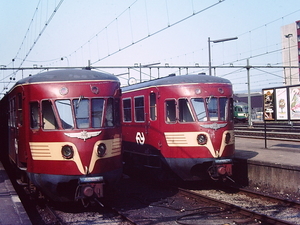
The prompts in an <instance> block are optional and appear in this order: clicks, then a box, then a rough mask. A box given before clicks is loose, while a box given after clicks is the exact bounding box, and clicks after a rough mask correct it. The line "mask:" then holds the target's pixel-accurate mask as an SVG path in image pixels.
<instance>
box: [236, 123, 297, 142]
mask: <svg viewBox="0 0 300 225" xmlns="http://www.w3.org/2000/svg"><path fill="white" fill-rule="evenodd" d="M234 131H235V136H237V137H249V138H265V137H266V138H267V139H276V140H284V141H300V124H299V123H294V124H288V123H266V124H264V123H254V124H253V126H252V127H249V126H248V125H247V124H235V127H234Z"/></svg>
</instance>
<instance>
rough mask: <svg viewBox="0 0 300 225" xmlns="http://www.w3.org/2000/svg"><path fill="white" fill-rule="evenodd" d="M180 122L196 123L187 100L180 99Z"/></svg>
mask: <svg viewBox="0 0 300 225" xmlns="http://www.w3.org/2000/svg"><path fill="white" fill-rule="evenodd" d="M179 121H180V122H194V121H195V120H194V118H193V115H192V112H191V108H190V105H189V103H188V100H187V99H179Z"/></svg>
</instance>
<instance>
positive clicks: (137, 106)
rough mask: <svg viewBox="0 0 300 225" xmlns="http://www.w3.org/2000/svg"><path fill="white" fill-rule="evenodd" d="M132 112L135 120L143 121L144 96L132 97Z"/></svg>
mask: <svg viewBox="0 0 300 225" xmlns="http://www.w3.org/2000/svg"><path fill="white" fill-rule="evenodd" d="M134 114H135V121H138V122H143V121H145V107H144V97H135V98H134Z"/></svg>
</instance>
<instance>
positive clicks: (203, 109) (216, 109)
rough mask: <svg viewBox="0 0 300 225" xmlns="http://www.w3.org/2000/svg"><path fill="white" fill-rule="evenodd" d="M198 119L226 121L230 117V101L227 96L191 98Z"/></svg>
mask: <svg viewBox="0 0 300 225" xmlns="http://www.w3.org/2000/svg"><path fill="white" fill-rule="evenodd" d="M191 102H192V105H193V107H194V110H195V113H196V116H197V119H198V121H200V122H201V121H226V120H228V119H229V118H230V115H231V114H230V107H229V106H230V101H229V99H228V98H226V97H221V98H216V97H213V96H210V97H208V98H193V99H191Z"/></svg>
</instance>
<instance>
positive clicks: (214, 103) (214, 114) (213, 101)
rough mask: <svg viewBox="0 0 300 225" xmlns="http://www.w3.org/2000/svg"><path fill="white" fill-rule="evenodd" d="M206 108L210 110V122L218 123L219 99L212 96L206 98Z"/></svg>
mask: <svg viewBox="0 0 300 225" xmlns="http://www.w3.org/2000/svg"><path fill="white" fill-rule="evenodd" d="M206 106H207V110H208V115H209V120H210V121H218V119H219V115H218V111H219V109H218V99H217V98H215V97H212V96H210V97H209V98H206Z"/></svg>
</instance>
